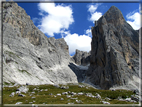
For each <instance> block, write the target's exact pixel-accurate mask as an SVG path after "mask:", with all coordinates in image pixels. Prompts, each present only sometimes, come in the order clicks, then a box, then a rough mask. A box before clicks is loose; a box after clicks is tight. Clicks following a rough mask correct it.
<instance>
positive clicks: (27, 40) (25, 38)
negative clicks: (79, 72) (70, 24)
mask: <svg viewBox="0 0 142 107" xmlns="http://www.w3.org/2000/svg"><path fill="white" fill-rule="evenodd" d="M2 8H3V82H4V83H18V84H26V83H28V84H33V85H34V84H59V83H60V84H62V83H78V80H77V76H76V75H75V73H74V72H73V71H72V70H71V68H70V67H69V64H70V55H69V50H68V45H67V44H66V42H65V40H64V39H63V38H61V39H55V38H54V37H51V38H47V37H46V36H45V35H44V34H43V33H42V32H41V31H40V30H39V29H38V28H37V27H36V26H35V25H34V24H33V22H32V20H31V19H30V16H28V15H27V14H26V12H25V10H24V9H23V8H21V7H19V6H18V5H17V4H16V3H3V7H2Z"/></svg>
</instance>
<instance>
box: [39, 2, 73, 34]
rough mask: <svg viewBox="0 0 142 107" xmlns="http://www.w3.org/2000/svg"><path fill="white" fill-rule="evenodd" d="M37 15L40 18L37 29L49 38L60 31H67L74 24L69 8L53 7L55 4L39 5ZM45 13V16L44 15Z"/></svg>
mask: <svg viewBox="0 0 142 107" xmlns="http://www.w3.org/2000/svg"><path fill="white" fill-rule="evenodd" d="M38 8H39V10H40V13H39V15H41V16H42V20H41V24H40V25H38V27H39V29H40V30H41V31H42V32H43V33H45V34H48V35H49V36H54V33H60V31H61V29H68V28H69V25H70V24H72V23H73V22H74V19H73V15H72V14H73V12H72V8H71V6H64V5H63V4H62V5H55V3H39V4H38ZM45 13H46V14H45Z"/></svg>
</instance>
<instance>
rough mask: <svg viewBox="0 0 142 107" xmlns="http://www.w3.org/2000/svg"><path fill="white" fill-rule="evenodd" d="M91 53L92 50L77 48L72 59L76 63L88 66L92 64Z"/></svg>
mask: <svg viewBox="0 0 142 107" xmlns="http://www.w3.org/2000/svg"><path fill="white" fill-rule="evenodd" d="M90 55H91V52H85V51H80V50H78V49H76V53H75V55H74V56H73V58H72V59H73V60H74V62H75V63H76V64H78V65H83V66H86V65H88V64H90Z"/></svg>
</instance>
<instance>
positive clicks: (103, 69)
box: [86, 6, 140, 89]
mask: <svg viewBox="0 0 142 107" xmlns="http://www.w3.org/2000/svg"><path fill="white" fill-rule="evenodd" d="M92 36H93V37H92V42H91V57H90V67H89V69H88V71H87V74H86V75H87V79H86V82H87V81H89V82H91V83H93V84H94V85H96V86H99V87H100V88H102V89H109V88H110V87H116V86H128V88H138V86H139V79H140V78H139V34H138V32H137V31H135V30H134V29H133V28H132V27H131V26H130V25H129V24H128V23H127V22H126V21H125V19H124V17H123V15H122V13H121V11H120V10H119V9H118V8H117V7H115V6H112V7H111V8H110V9H109V10H108V11H107V12H106V13H105V14H104V15H103V16H102V17H101V18H100V19H99V20H98V21H96V23H95V26H94V27H92ZM135 78H136V79H135Z"/></svg>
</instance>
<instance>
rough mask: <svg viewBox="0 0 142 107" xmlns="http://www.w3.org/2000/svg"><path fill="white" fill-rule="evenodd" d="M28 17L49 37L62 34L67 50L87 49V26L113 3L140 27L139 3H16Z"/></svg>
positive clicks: (89, 39)
mask: <svg viewBox="0 0 142 107" xmlns="http://www.w3.org/2000/svg"><path fill="white" fill-rule="evenodd" d="M18 5H19V6H21V7H22V8H24V10H25V11H26V13H27V14H28V15H29V16H30V17H31V20H32V21H33V23H34V24H35V25H36V26H37V27H38V28H39V29H40V30H41V31H42V32H43V33H44V34H45V35H46V36H47V37H48V38H49V37H54V38H56V39H58V38H64V39H65V41H66V43H67V44H68V46H69V54H70V55H71V56H72V55H74V54H75V50H76V49H79V50H81V51H87V52H89V51H90V50H91V39H92V34H91V27H92V26H94V21H95V20H98V19H99V18H100V17H101V16H102V15H103V14H104V13H105V12H107V10H108V9H109V8H110V7H111V6H112V5H114V6H116V7H117V8H118V9H119V10H120V11H121V12H122V14H123V16H124V18H125V20H126V21H127V22H128V23H129V24H130V25H131V26H132V27H133V29H135V30H138V29H139V28H140V11H139V9H140V5H139V3H127V2H126V3H110V2H108V3H106V2H105V3H103V2H102V3H91V2H90V3H85V2H82V3H77V2H74V3H69V2H68V3H65V2H64V3H62V2H61V3H54V2H53V3H49V2H48V3H45V2H44V3H43V2H32V3H31V2H30V3H26V2H25V3H21V2H20V3H18Z"/></svg>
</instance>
